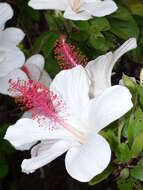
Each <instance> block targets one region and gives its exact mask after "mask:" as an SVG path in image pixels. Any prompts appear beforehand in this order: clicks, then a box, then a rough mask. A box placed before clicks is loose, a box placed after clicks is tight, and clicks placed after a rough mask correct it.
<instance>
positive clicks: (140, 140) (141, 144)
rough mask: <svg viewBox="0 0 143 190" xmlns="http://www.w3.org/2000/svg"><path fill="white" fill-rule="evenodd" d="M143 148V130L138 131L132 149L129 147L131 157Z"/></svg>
mask: <svg viewBox="0 0 143 190" xmlns="http://www.w3.org/2000/svg"><path fill="white" fill-rule="evenodd" d="M142 150H143V132H142V133H140V134H139V135H138V136H137V137H136V138H135V140H134V142H133V145H132V149H131V154H132V157H133V158H135V157H136V156H138V154H139V153H140V152H141V151H142Z"/></svg>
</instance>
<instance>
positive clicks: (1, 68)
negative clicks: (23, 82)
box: [0, 46, 25, 77]
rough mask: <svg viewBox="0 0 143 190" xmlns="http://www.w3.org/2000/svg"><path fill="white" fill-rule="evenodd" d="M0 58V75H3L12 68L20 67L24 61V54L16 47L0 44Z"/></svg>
mask: <svg viewBox="0 0 143 190" xmlns="http://www.w3.org/2000/svg"><path fill="white" fill-rule="evenodd" d="M0 52H2V53H1V56H2V59H1V60H0V77H4V76H6V75H7V74H9V73H10V72H12V71H13V70H14V69H17V68H20V67H21V66H22V65H23V64H24V61H25V56H24V54H23V53H22V51H20V50H19V49H18V48H17V47H15V48H14V49H11V50H10V49H7V48H5V47H1V46H0Z"/></svg>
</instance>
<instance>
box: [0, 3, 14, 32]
mask: <svg viewBox="0 0 143 190" xmlns="http://www.w3.org/2000/svg"><path fill="white" fill-rule="evenodd" d="M12 16H13V10H12V8H11V6H10V5H9V4H8V3H0V29H3V27H4V25H5V22H6V21H7V20H9V19H11V18H12Z"/></svg>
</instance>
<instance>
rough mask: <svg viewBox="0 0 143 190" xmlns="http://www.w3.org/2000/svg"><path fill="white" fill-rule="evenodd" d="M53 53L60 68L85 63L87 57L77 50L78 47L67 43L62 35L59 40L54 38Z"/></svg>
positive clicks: (84, 64)
mask: <svg viewBox="0 0 143 190" xmlns="http://www.w3.org/2000/svg"><path fill="white" fill-rule="evenodd" d="M54 53H55V58H56V59H57V61H58V64H59V66H60V68H61V69H71V68H73V67H76V66H77V65H82V66H84V67H85V66H86V65H87V58H86V57H85V56H84V55H82V53H80V52H79V48H77V49H76V48H75V46H73V45H70V44H67V43H66V41H65V38H64V36H63V35H62V36H61V40H56V45H55V50H54Z"/></svg>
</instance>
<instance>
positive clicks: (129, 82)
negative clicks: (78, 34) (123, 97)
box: [123, 74, 137, 92]
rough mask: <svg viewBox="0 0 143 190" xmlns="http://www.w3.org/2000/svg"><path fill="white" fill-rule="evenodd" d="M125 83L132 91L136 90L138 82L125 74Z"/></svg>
mask: <svg viewBox="0 0 143 190" xmlns="http://www.w3.org/2000/svg"><path fill="white" fill-rule="evenodd" d="M123 83H124V85H125V86H126V87H127V88H129V89H130V90H131V92H136V89H137V87H136V83H135V82H134V81H133V80H132V79H131V78H130V77H128V76H127V75H125V74H123Z"/></svg>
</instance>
